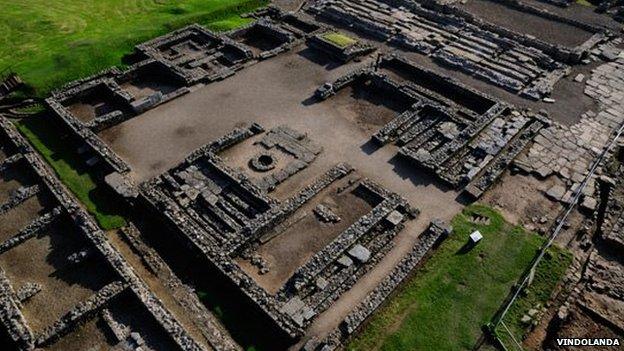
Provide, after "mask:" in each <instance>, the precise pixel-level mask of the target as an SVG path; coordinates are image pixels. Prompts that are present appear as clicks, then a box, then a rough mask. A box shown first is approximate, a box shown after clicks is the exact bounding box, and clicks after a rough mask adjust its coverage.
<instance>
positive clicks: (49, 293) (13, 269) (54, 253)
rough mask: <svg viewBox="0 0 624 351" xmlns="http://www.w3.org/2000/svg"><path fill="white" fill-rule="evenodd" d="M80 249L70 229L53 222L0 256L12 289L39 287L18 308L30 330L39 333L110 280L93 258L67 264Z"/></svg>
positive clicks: (108, 272)
mask: <svg viewBox="0 0 624 351" xmlns="http://www.w3.org/2000/svg"><path fill="white" fill-rule="evenodd" d="M84 247H85V243H84V242H83V241H82V239H81V238H80V237H78V236H77V234H76V233H74V232H73V231H72V228H71V227H68V226H66V225H64V224H63V223H58V222H57V223H55V224H53V225H52V226H51V227H50V228H49V229H48V230H46V231H44V232H42V233H41V234H40V235H39V236H37V237H35V238H33V239H30V240H28V241H26V242H24V243H22V244H21V245H19V246H16V247H14V248H12V249H11V250H9V251H7V252H5V253H3V254H2V255H0V266H2V268H3V269H4V270H5V272H6V275H7V277H8V278H9V280H10V281H11V285H12V286H13V288H14V289H19V288H20V287H21V286H22V285H24V284H25V283H29V282H35V283H39V284H41V285H42V290H41V292H39V293H38V294H36V295H35V296H33V297H32V298H31V299H30V300H28V301H27V302H25V303H24V304H23V308H22V313H24V317H25V318H26V320H27V321H28V324H29V325H30V327H31V328H32V329H33V331H35V332H40V331H42V330H43V329H44V328H45V327H47V326H49V325H51V324H52V323H54V322H55V321H56V320H57V319H58V318H60V317H61V316H62V315H63V314H64V313H65V312H67V311H68V310H69V309H70V308H72V307H74V306H75V305H76V304H77V303H79V302H81V301H84V300H85V299H87V298H88V297H89V296H91V295H92V294H93V293H94V292H96V291H97V290H98V289H100V288H102V287H104V286H105V285H106V284H108V283H110V282H111V281H112V280H113V279H114V276H113V275H112V273H111V272H110V271H108V270H107V269H105V268H103V267H102V263H101V262H98V261H97V260H96V259H95V258H92V259H87V260H86V261H84V262H82V263H80V264H78V265H73V264H71V263H70V262H68V261H67V256H69V255H70V254H72V253H74V252H77V251H79V250H81V249H83V248H84Z"/></svg>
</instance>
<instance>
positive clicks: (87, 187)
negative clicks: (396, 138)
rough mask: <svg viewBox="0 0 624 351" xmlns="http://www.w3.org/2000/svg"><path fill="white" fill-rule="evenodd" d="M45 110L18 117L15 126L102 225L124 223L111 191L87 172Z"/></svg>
mask: <svg viewBox="0 0 624 351" xmlns="http://www.w3.org/2000/svg"><path fill="white" fill-rule="evenodd" d="M47 122H48V121H47V120H46V118H45V114H39V115H35V116H32V117H28V118H26V119H21V120H19V121H18V122H17V123H15V124H16V126H17V128H18V130H19V131H20V132H21V133H22V134H23V135H24V136H25V137H26V138H28V139H29V140H30V143H31V144H32V145H33V147H34V148H35V149H36V150H37V151H38V152H39V153H40V154H41V155H42V156H43V157H44V159H45V160H46V161H47V162H48V163H49V164H50V165H51V166H52V168H53V169H54V171H55V172H56V174H57V175H58V176H59V178H60V179H61V180H62V181H63V183H64V184H65V185H66V186H67V187H68V188H69V189H70V190H71V191H72V192H73V193H74V195H76V197H77V198H78V199H79V200H80V201H81V202H82V203H83V204H84V205H85V207H86V209H87V211H89V213H91V214H92V215H93V216H94V217H95V219H96V220H97V222H98V224H99V225H100V227H102V229H104V230H109V229H115V228H119V227H122V226H124V225H125V224H126V221H125V219H124V217H123V216H122V214H123V210H122V209H120V208H119V207H117V206H116V202H115V201H114V200H113V198H112V194H111V193H110V192H109V190H108V189H107V188H105V187H104V185H102V184H98V182H97V181H96V179H97V178H96V176H95V175H94V174H91V173H89V170H88V168H87V167H86V166H85V163H84V161H83V160H79V159H78V155H77V154H76V152H75V149H72V147H71V143H67V141H66V140H64V139H65V138H64V137H63V133H62V131H60V130H58V129H57V128H55V127H54V125H53V124H51V123H47Z"/></svg>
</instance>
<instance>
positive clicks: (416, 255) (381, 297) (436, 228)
mask: <svg viewBox="0 0 624 351" xmlns="http://www.w3.org/2000/svg"><path fill="white" fill-rule="evenodd" d="M450 230H451V229H450V228H448V227H447V226H446V224H444V223H443V222H441V221H437V220H435V221H433V222H432V223H431V225H430V226H429V229H427V231H425V232H424V233H423V234H421V235H420V237H419V238H418V240H417V242H416V243H415V244H414V247H413V248H412V250H411V251H410V252H409V253H408V254H407V255H406V256H405V257H404V258H403V259H402V260H401V261H400V262H399V263H398V264H397V265H396V267H395V268H394V269H393V270H392V271H391V272H390V273H389V274H388V275H387V276H386V278H385V279H384V280H383V281H382V282H381V283H379V285H377V287H375V289H373V290H372V291H371V292H370V293H369V294H368V295H367V296H366V297H365V298H364V300H362V301H361V302H360V303H359V304H358V306H357V307H356V308H355V309H354V310H353V311H351V312H350V313H349V314H348V315H347V316H346V317H345V318H344V320H343V321H342V322H341V323H340V325H339V326H338V328H337V329H336V330H334V331H333V332H331V333H329V334H328V335H327V336H326V337H325V338H324V339H323V340H310V341H309V342H308V343H306V345H305V346H304V347H303V348H302V350H305V351H309V350H318V351H320V350H322V351H331V350H336V349H340V348H341V347H342V346H343V345H342V343H343V342H344V341H346V340H347V339H348V338H349V337H350V336H351V335H353V333H355V332H356V331H357V330H358V328H360V327H361V326H362V325H363V323H364V322H365V321H366V319H367V318H369V317H370V316H371V315H372V314H373V313H374V312H375V311H376V310H377V309H378V308H379V307H380V306H381V305H382V304H383V303H384V301H386V299H387V298H388V297H389V296H390V295H391V294H392V293H393V292H394V291H395V290H396V288H397V287H398V286H399V285H401V283H403V281H404V280H405V279H406V278H408V277H409V276H410V274H412V272H413V270H414V268H415V267H416V266H418V265H419V264H421V263H422V261H423V259H424V258H425V257H426V256H427V255H428V254H429V252H430V251H431V250H432V249H433V248H434V247H435V246H436V245H437V244H439V243H440V242H441V241H442V240H443V239H444V238H445V237H446V235H448V234H449V233H450Z"/></svg>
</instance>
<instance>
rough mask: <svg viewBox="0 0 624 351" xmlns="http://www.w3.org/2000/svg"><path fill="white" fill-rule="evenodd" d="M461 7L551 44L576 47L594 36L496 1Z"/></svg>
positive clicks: (471, 0) (483, 0)
mask: <svg viewBox="0 0 624 351" xmlns="http://www.w3.org/2000/svg"><path fill="white" fill-rule="evenodd" d="M460 7H462V8H464V9H465V10H467V11H468V12H471V13H472V14H475V15H477V16H479V17H480V18H482V19H484V20H486V21H489V22H491V23H494V24H497V25H499V26H502V27H505V28H508V29H511V30H513V31H516V32H519V33H524V34H529V35H532V36H534V37H536V38H538V39H541V40H544V41H546V42H549V43H551V44H557V45H563V46H568V47H575V46H577V45H580V44H582V43H583V42H584V41H586V40H587V39H589V38H590V37H591V36H592V35H593V33H591V32H588V31H586V30H584V29H581V28H578V27H575V26H572V25H569V24H566V23H561V22H557V21H551V20H548V19H545V18H543V17H540V16H536V15H532V14H529V13H526V12H522V11H518V10H516V9H513V8H511V7H508V6H505V5H503V4H501V3H497V2H495V1H489V0H469V1H468V3H467V4H465V5H460Z"/></svg>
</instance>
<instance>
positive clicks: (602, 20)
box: [522, 0, 622, 31]
mask: <svg viewBox="0 0 624 351" xmlns="http://www.w3.org/2000/svg"><path fill="white" fill-rule="evenodd" d="M522 1H523V2H525V3H527V4H529V5H532V6H535V7H537V8H541V9H545V10H547V11H549V12H552V13H555V14H557V15H560V16H564V17H567V18H572V19H575V20H578V21H582V22H585V23H588V24H591V25H594V26H600V27H602V26H606V27H607V28H610V29H611V30H614V31H619V30H620V28H622V24H621V23H619V22H617V21H615V20H614V19H613V18H612V17H611V16H606V15H604V14H601V13H598V12H596V11H594V10H595V7H593V6H583V5H580V4H577V3H575V2H572V4H570V6H569V7H559V6H556V5H551V4H548V3H545V2H543V1H540V0H522Z"/></svg>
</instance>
